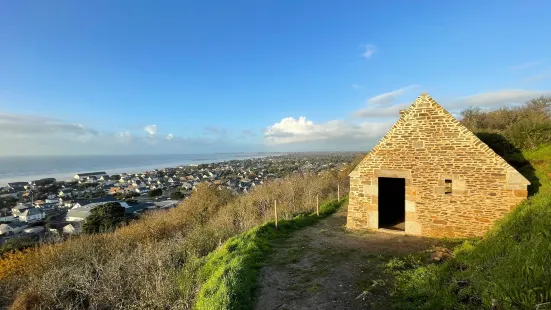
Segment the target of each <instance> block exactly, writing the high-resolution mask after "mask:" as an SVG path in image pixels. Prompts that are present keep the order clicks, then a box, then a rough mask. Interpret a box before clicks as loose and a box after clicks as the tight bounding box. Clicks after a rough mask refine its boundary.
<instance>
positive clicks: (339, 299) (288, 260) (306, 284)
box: [255, 208, 441, 310]
mask: <svg viewBox="0 0 551 310" xmlns="http://www.w3.org/2000/svg"><path fill="white" fill-rule="evenodd" d="M345 223H346V208H342V209H341V210H340V211H339V212H338V213H336V214H334V215H332V216H330V217H329V218H327V219H324V220H322V221H320V222H319V223H317V224H316V225H314V226H311V227H307V228H305V229H302V230H300V231H298V232H297V233H295V235H293V237H291V238H290V239H289V240H288V241H287V242H286V243H284V244H280V245H278V246H277V247H276V250H275V252H274V253H273V254H272V255H271V257H270V259H269V260H268V261H267V263H266V266H265V267H263V268H262V269H261V271H260V274H259V279H258V283H259V289H258V290H257V296H256V304H255V309H262V310H272V309H281V310H283V309H385V308H388V307H389V304H388V303H387V302H385V301H386V298H387V297H388V294H389V287H390V285H389V284H390V281H392V279H390V278H389V275H388V274H385V272H384V270H383V268H381V265H382V264H385V263H386V262H388V261H389V260H390V259H391V258H393V257H396V256H403V255H406V254H409V253H418V252H420V251H423V250H425V249H429V248H430V247H431V246H433V245H436V244H440V243H441V242H439V241H438V240H430V239H422V238H416V237H410V236H401V235H394V234H385V233H367V232H366V233H351V232H347V231H346V230H345V229H344V225H345ZM365 291H368V292H365ZM364 292H365V293H364ZM362 293H363V294H362ZM360 295H361V296H360Z"/></svg>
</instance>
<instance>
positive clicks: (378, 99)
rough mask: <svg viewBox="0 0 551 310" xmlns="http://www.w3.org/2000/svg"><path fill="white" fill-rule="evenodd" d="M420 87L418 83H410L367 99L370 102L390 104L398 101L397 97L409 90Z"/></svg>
mask: <svg viewBox="0 0 551 310" xmlns="http://www.w3.org/2000/svg"><path fill="white" fill-rule="evenodd" d="M417 87H419V86H418V85H409V86H406V87H403V88H400V89H396V90H393V91H391V92H388V93H384V94H380V95H377V96H375V97H371V98H369V99H368V100H367V103H369V104H388V103H392V102H394V101H396V99H397V98H398V97H399V96H401V95H402V94H404V93H405V92H407V91H408V90H411V89H414V88H417Z"/></svg>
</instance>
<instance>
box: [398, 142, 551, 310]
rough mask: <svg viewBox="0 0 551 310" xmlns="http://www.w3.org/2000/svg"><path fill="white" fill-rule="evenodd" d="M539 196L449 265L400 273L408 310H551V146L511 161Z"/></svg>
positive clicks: (401, 300) (402, 303)
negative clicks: (530, 182)
mask: <svg viewBox="0 0 551 310" xmlns="http://www.w3.org/2000/svg"><path fill="white" fill-rule="evenodd" d="M507 160H508V161H510V162H512V163H513V164H514V165H516V166H517V167H518V169H519V170H520V171H521V172H522V173H524V174H525V175H526V176H527V177H528V178H530V180H531V181H532V186H531V188H530V191H531V192H532V193H533V194H534V195H533V196H532V197H530V198H529V199H528V200H526V201H525V202H523V203H522V204H521V205H519V206H518V207H517V208H516V209H515V210H514V211H512V212H511V213H510V214H508V215H507V216H506V217H505V218H503V219H502V220H501V221H500V222H499V223H497V224H496V225H495V226H494V228H493V229H492V230H491V231H489V232H488V233H487V234H486V236H485V237H484V238H483V239H481V240H471V241H466V242H464V243H463V244H462V245H460V246H458V247H457V248H456V249H455V254H456V256H455V258H454V259H451V260H450V261H448V262H446V263H445V264H443V265H422V266H417V268H413V269H409V270H405V271H397V272H396V275H397V277H398V281H397V290H396V294H395V307H397V308H403V309H412V308H416V309H442V308H445V309H452V308H453V309H480V308H495V309H503V308H505V309H509V308H514V309H534V308H538V309H551V304H550V302H551V268H549V266H550V265H551V186H550V185H551V182H550V180H549V177H548V173H549V172H550V171H551V146H549V145H545V146H541V147H539V148H538V149H536V150H534V151H525V152H523V153H522V154H520V153H519V154H516V155H514V156H512V157H509V158H507Z"/></svg>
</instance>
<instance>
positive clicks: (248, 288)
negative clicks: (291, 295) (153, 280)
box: [181, 200, 346, 310]
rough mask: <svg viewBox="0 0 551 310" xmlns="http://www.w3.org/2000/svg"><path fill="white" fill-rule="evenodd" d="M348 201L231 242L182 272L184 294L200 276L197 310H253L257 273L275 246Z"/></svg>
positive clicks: (255, 230) (262, 227)
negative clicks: (194, 273) (196, 277)
mask: <svg viewBox="0 0 551 310" xmlns="http://www.w3.org/2000/svg"><path fill="white" fill-rule="evenodd" d="M345 201H346V200H341V201H340V202H337V201H332V202H328V203H325V204H323V205H321V206H320V215H319V216H317V215H316V213H312V214H307V215H299V216H296V217H295V218H293V219H291V220H284V221H279V222H278V227H277V229H276V228H275V225H274V222H268V223H265V224H263V225H260V226H257V227H255V228H253V229H251V230H249V231H247V232H244V233H242V234H239V235H237V236H235V237H232V238H230V239H228V240H227V241H226V242H225V243H224V244H223V245H222V246H221V247H219V248H218V249H217V250H215V251H214V252H212V253H210V254H209V255H208V256H206V257H205V258H204V259H203V261H202V262H200V263H199V264H195V267H192V269H190V270H184V271H183V272H182V273H183V274H182V284H181V287H183V289H182V291H183V293H187V292H188V290H187V289H186V287H189V285H191V284H192V283H191V282H192V281H190V280H189V277H190V276H189V275H190V274H191V273H193V272H197V274H198V279H197V282H196V284H197V285H198V286H199V292H198V295H197V299H196V302H195V304H194V305H193V308H194V309H208V310H217V309H249V308H251V307H252V302H253V298H254V290H255V287H256V278H257V273H258V271H259V269H260V267H261V266H262V263H263V261H264V259H265V258H266V257H267V255H269V253H270V252H271V251H272V248H273V246H274V244H275V243H276V242H281V241H282V240H284V239H285V238H287V237H288V236H289V235H290V234H291V233H292V232H294V231H296V230H298V229H300V228H302V227H305V226H308V225H312V224H314V223H316V222H317V221H318V220H319V219H321V218H324V217H326V216H328V215H330V214H332V213H333V212H335V211H336V210H337V209H338V208H339V207H340V206H341V205H342V204H343V203H344V202H345ZM192 265H193V264H192ZM312 289H315V288H312Z"/></svg>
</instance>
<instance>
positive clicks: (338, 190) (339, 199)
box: [337, 184, 341, 201]
mask: <svg viewBox="0 0 551 310" xmlns="http://www.w3.org/2000/svg"><path fill="white" fill-rule="evenodd" d="M337 201H341V185H340V184H337Z"/></svg>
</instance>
